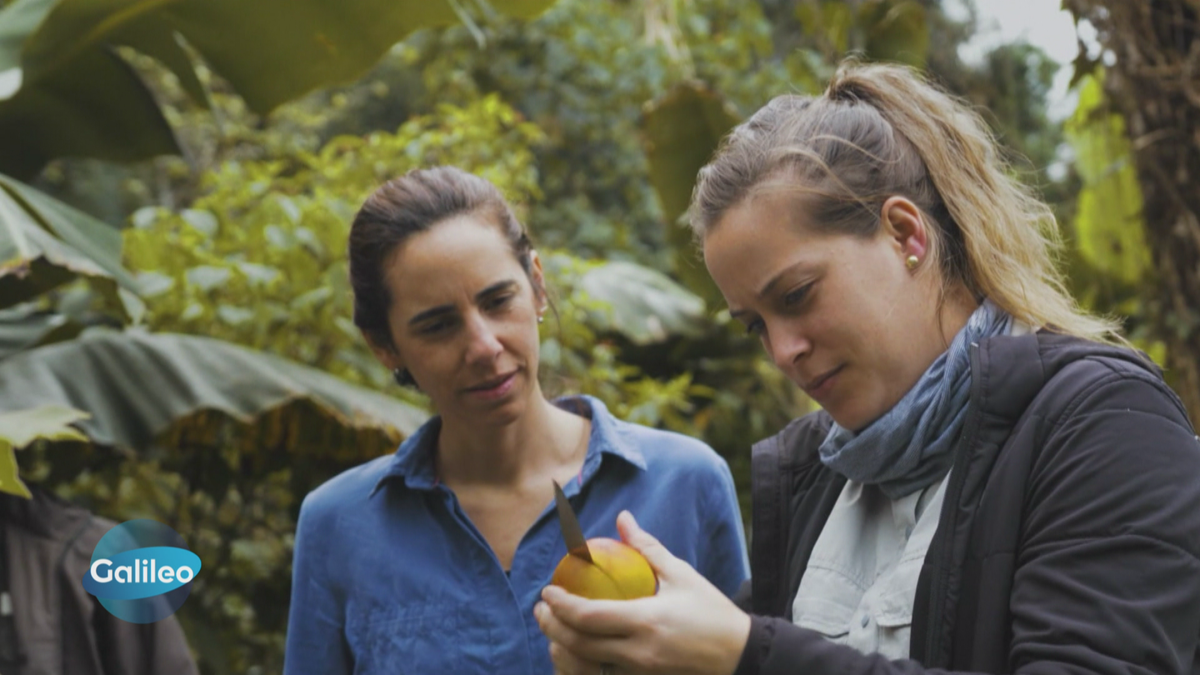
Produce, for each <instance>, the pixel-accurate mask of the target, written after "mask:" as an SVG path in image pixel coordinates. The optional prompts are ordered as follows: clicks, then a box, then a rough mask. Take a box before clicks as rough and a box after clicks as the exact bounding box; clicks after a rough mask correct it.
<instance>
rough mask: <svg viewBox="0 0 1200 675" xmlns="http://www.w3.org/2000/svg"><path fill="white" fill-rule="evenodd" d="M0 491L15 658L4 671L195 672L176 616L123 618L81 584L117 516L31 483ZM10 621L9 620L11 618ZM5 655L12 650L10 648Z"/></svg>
mask: <svg viewBox="0 0 1200 675" xmlns="http://www.w3.org/2000/svg"><path fill="white" fill-rule="evenodd" d="M30 488H31V491H32V492H33V499H32V500H26V499H22V498H20V497H14V496H12V495H8V494H0V528H2V529H3V535H4V538H5V543H6V545H7V546H6V548H7V549H8V555H7V557H6V559H5V560H4V561H2V562H4V563H6V564H4V565H0V568H3V569H5V570H6V571H7V574H8V579H7V581H8V588H9V592H10V593H11V594H12V609H13V612H14V613H13V615H12V619H14V620H15V621H12V622H11V624H15V629H16V645H17V653H18V654H17V656H16V658H15V659H14V660H15V661H17V663H18V665H17V666H16V668H15V669H13V668H11V667H10V668H4V669H3V675H159V674H163V675H193V674H195V673H196V672H197V670H196V666H195V664H194V663H193V661H192V655H191V652H190V651H189V650H188V646H187V641H186V640H185V639H184V636H183V631H182V630H181V629H180V627H179V623H178V621H177V620H176V619H175V617H174V616H171V617H168V618H166V619H164V620H162V621H158V622H156V623H149V624H136V623H129V622H126V621H123V620H121V619H118V618H117V617H115V616H113V615H112V614H110V613H109V612H108V610H106V609H104V607H102V606H101V605H100V603H99V602H98V601H97V600H96V598H95V597H93V596H92V595H90V594H89V593H88V592H87V591H85V590H84V589H83V575H84V574H85V573H86V572H87V570H88V567H89V566H90V565H91V558H92V551H94V550H95V548H96V544H97V543H98V542H99V541H100V538H101V537H103V536H104V534H105V533H106V532H108V531H109V530H110V529H112V528H113V526H114V525H115V523H113V522H112V521H109V520H104V519H102V518H98V517H95V516H93V515H92V514H91V513H90V512H89V511H87V510H85V509H82V508H80V507H78V506H74V505H72V504H70V503H68V502H66V501H63V500H61V499H59V498H57V497H55V496H53V495H51V494H49V493H47V492H44V491H42V490H40V489H38V488H37V487H36V486H30ZM11 624H10V625H11ZM8 656H11V655H8Z"/></svg>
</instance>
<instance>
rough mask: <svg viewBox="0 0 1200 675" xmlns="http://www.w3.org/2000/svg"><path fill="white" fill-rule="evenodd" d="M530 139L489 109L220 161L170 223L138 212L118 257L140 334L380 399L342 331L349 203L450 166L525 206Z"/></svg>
mask: <svg viewBox="0 0 1200 675" xmlns="http://www.w3.org/2000/svg"><path fill="white" fill-rule="evenodd" d="M541 137H542V134H541V132H540V131H538V129H537V128H536V127H534V126H533V125H531V124H529V123H528V122H524V121H522V120H520V119H519V116H518V115H517V114H516V113H515V112H514V111H513V110H512V109H511V108H509V107H508V106H506V105H505V104H504V103H502V102H501V101H500V100H499V98H497V97H495V96H490V97H485V98H483V99H480V100H478V101H476V102H475V103H473V104H471V105H469V106H467V107H465V108H458V107H454V106H449V105H446V106H442V107H440V108H439V110H438V112H437V113H436V114H433V115H429V116H424V117H419V118H415V119H413V120H411V121H409V122H407V123H406V124H404V125H403V126H402V127H401V128H400V129H399V130H398V131H396V132H395V133H386V132H376V133H372V134H370V135H367V136H365V137H352V136H342V137H338V138H334V139H332V140H330V141H329V142H328V143H326V144H325V145H324V147H322V148H321V149H320V150H319V151H317V152H313V153H307V152H298V153H295V154H291V155H286V156H277V157H271V158H267V159H262V160H253V161H229V162H226V163H225V164H223V165H221V166H220V167H219V168H218V169H217V170H215V171H214V172H213V173H210V174H209V175H208V176H206V177H205V179H204V181H203V184H202V189H203V190H204V194H203V195H202V196H201V197H199V198H198V199H197V200H196V201H195V202H194V203H193V204H192V205H191V207H190V208H187V209H183V210H180V211H178V212H175V213H172V212H169V211H167V210H165V209H161V208H159V209H154V208H149V209H143V210H141V211H139V212H138V213H137V214H135V216H134V218H133V221H134V227H132V228H131V229H129V230H127V231H126V237H125V256H126V261H127V262H128V264H129V265H130V267H132V268H134V269H137V270H139V272H140V274H141V280H142V283H143V286H144V287H145V296H146V301H147V307H148V313H147V318H146V320H147V323H148V324H149V325H150V326H152V327H153V328H155V329H156V330H166V331H173V332H182V333H198V334H205V335H209V336H212V337H217V338H220V339H224V340H229V341H231V342H236V343H238V344H243V345H247V346H250V347H254V348H257V349H263V350H266V351H269V352H272V353H275V354H280V355H283V356H287V357H289V358H292V359H294V360H296V361H299V362H301V363H305V364H308V365H311V366H314V367H317V368H321V369H324V370H327V371H329V372H331V373H334V374H336V375H338V376H341V377H343V378H345V379H347V380H350V381H352V382H358V383H364V384H369V385H370V386H374V387H382V386H384V385H385V384H386V383H387V382H389V381H390V376H389V375H388V374H387V373H386V372H384V371H383V370H382V368H381V367H379V366H378V365H377V364H375V362H374V358H373V357H372V356H371V355H370V353H369V351H368V350H367V348H366V346H365V344H364V343H363V340H362V338H361V336H360V335H359V332H358V330H357V328H355V327H354V325H353V323H352V322H351V321H350V317H351V315H352V311H351V305H350V302H351V296H350V290H349V281H348V275H347V263H346V239H347V236H348V234H349V224H350V221H351V219H352V218H353V216H354V213H355V211H356V210H357V209H358V206H359V205H360V204H361V203H362V201H363V200H364V199H365V198H366V197H367V195H368V194H370V192H371V191H373V190H374V189H375V188H376V187H378V186H379V185H380V184H381V183H383V182H384V181H385V180H387V179H389V178H393V177H395V176H398V175H401V174H403V173H405V172H406V171H408V170H409V169H412V168H415V167H419V166H428V165H431V164H454V165H457V166H459V167H461V168H463V169H465V170H468V171H473V172H477V173H479V174H480V175H482V176H484V177H486V178H488V179H490V180H492V181H493V182H494V183H496V184H497V185H498V186H499V187H500V188H501V190H502V191H503V192H504V193H505V194H506V195H507V196H508V197H509V198H510V199H512V200H513V201H515V202H517V203H522V202H528V201H530V200H531V199H533V198H534V197H536V196H537V193H538V187H537V173H536V171H535V169H534V168H533V163H532V159H533V158H532V154H531V150H530V148H531V147H532V146H534V145H536V144H537V143H538V142H539V141H540V139H541Z"/></svg>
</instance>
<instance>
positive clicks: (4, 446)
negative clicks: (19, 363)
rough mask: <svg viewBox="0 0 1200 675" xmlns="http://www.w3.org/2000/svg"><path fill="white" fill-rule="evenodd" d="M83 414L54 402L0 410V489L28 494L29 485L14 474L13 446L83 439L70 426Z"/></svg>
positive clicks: (15, 466)
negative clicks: (35, 442) (39, 405)
mask: <svg viewBox="0 0 1200 675" xmlns="http://www.w3.org/2000/svg"><path fill="white" fill-rule="evenodd" d="M86 418H87V413H84V412H81V411H79V410H73V409H71V408H64V407H62V406H57V405H48V406H42V407H40V408H33V409H30V410H17V411H15V412H5V413H0V492H7V493H9V494H14V495H17V496H20V497H25V498H26V499H28V498H29V496H30V494H29V489H28V488H26V487H25V484H24V483H22V482H21V478H20V477H19V476H18V475H17V457H16V455H15V453H14V450H17V449H18V448H22V447H25V446H26V445H29V444H30V443H32V442H34V441H36V440H39V439H46V440H52V441H86V440H87V437H86V436H84V435H83V434H81V433H79V431H78V430H76V429H74V428H72V427H71V425H72V424H74V423H76V422H79V421H80V420H82V419H86Z"/></svg>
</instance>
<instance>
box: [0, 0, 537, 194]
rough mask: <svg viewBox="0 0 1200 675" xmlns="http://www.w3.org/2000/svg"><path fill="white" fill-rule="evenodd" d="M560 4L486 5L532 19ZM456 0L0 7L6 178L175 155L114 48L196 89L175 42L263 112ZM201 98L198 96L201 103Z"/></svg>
mask: <svg viewBox="0 0 1200 675" xmlns="http://www.w3.org/2000/svg"><path fill="white" fill-rule="evenodd" d="M551 4H553V0H491V3H490V6H492V7H495V8H496V9H498V10H500V11H501V12H504V13H506V14H509V15H512V16H516V17H521V18H526V17H532V16H536V15H537V14H539V13H540V12H542V11H543V10H545V9H546V8H547V7H549V6H550V5H551ZM464 6H479V5H477V4H474V3H465V2H463V3H460V2H457V1H456V0H341V1H339V2H329V1H328V0H254V1H253V2H246V1H244V0H17V1H16V2H14V3H13V4H11V5H9V6H8V7H6V8H5V9H3V10H0V26H2V28H0V136H3V137H5V138H6V139H9V140H10V142H12V141H13V140H14V139H16V140H19V144H17V146H16V148H15V149H16V150H17V151H16V152H12V151H11V150H12V149H13V148H12V146H11V144H10V145H9V149H10V152H5V153H3V154H2V155H0V171H7V172H9V173H12V174H13V175H17V176H28V175H29V173H30V172H31V171H34V170H36V169H37V168H38V167H40V166H41V164H42V163H44V162H45V161H46V160H47V159H49V158H53V157H56V156H61V155H87V156H92V157H101V158H106V159H132V158H136V157H146V156H151V155H154V154H159V153H163V152H169V151H172V150H173V149H175V148H177V144H176V141H175V139H174V137H173V136H172V134H171V131H170V129H169V127H168V126H167V124H166V123H165V122H164V121H163V119H162V115H161V113H160V112H159V108H158V106H157V104H156V103H155V101H154V99H153V97H152V96H151V95H150V93H149V92H148V91H147V90H146V89H145V87H144V86H143V85H142V83H141V82H140V80H139V79H138V78H137V76H136V75H135V74H134V73H132V72H131V71H130V70H129V69H128V67H127V66H125V64H124V63H123V62H121V60H120V59H119V58H118V57H117V56H116V55H115V54H114V53H113V52H112V47H113V46H115V45H124V46H128V47H132V48H134V49H137V50H138V51H141V52H143V53H146V54H149V55H151V56H154V57H155V58H157V59H158V60H159V61H160V62H161V63H163V65H165V66H166V67H167V68H169V69H170V70H171V71H172V72H174V73H175V74H176V75H177V76H178V77H179V78H180V81H181V82H182V83H183V85H184V87H185V89H187V90H188V91H189V92H191V93H192V94H193V96H198V95H199V94H200V93H201V88H200V86H199V83H198V82H197V80H196V76H195V72H194V71H193V70H192V65H191V62H190V60H189V59H188V57H187V56H186V54H185V52H184V51H183V50H182V49H181V46H180V41H184V42H186V43H187V44H189V45H191V46H192V47H193V48H195V49H196V50H197V51H198V52H199V54H200V55H201V56H202V57H203V58H204V59H205V60H206V61H207V62H208V63H209V64H210V65H211V66H212V67H213V68H214V69H215V70H216V71H217V72H218V73H219V74H221V75H222V76H224V77H225V78H226V79H227V80H228V81H229V82H230V83H231V84H232V85H233V87H234V89H235V90H236V91H237V92H238V93H239V94H241V95H242V97H244V98H245V99H246V101H247V103H248V104H249V105H250V107H251V108H252V109H253V110H255V111H256V112H259V113H267V112H269V111H270V110H272V109H273V108H275V107H276V106H278V105H279V104H281V103H283V102H285V101H288V100H290V99H292V98H295V97H297V96H299V95H301V94H304V93H306V92H308V91H311V90H313V89H315V88H317V87H320V86H323V85H328V84H334V83H340V82H346V81H350V80H353V79H354V78H356V77H358V76H359V75H361V74H362V73H363V72H365V71H366V70H367V69H368V68H370V67H371V66H372V65H373V64H374V63H375V62H376V61H378V60H379V58H380V56H382V55H383V53H384V52H385V51H387V49H388V48H390V47H391V46H392V45H393V44H395V43H396V42H397V41H399V40H400V39H402V38H403V37H404V36H406V35H408V34H409V33H411V32H412V31H414V30H416V29H418V28H424V27H428V26H440V25H447V24H452V23H455V22H457V21H458V20H459V19H460V14H459V9H456V8H462V7H464ZM200 100H201V101H202V99H200Z"/></svg>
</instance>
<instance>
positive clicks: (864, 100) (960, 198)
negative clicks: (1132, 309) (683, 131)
mask: <svg viewBox="0 0 1200 675" xmlns="http://www.w3.org/2000/svg"><path fill="white" fill-rule="evenodd" d="M780 188H786V189H788V190H794V191H798V192H800V193H803V194H804V195H806V196H808V197H810V199H809V200H808V201H807V202H806V204H805V208H806V214H807V215H808V222H809V223H810V224H811V226H812V227H814V228H817V229H818V230H819V231H822V232H836V233H843V234H850V235H855V236H861V237H867V236H872V235H874V234H875V233H876V232H877V231H878V228H879V226H880V214H881V212H882V208H883V203H884V201H886V200H887V199H888V198H889V197H892V196H896V195H899V196H903V197H906V198H908V199H909V200H911V201H912V202H913V203H914V204H916V206H917V207H918V208H919V209H920V210H921V213H922V216H923V219H924V220H925V222H926V225H927V227H928V229H929V246H928V253H927V258H926V265H923V267H926V266H927V267H929V268H933V269H936V270H938V271H940V272H941V278H942V280H943V285H942V295H943V298H944V296H945V293H946V291H947V290H948V289H949V288H950V287H951V285H952V284H954V283H955V282H961V283H963V284H965V285H966V287H967V288H968V289H969V290H970V291H971V292H972V293H973V294H974V295H975V297H976V298H983V297H987V298H990V299H991V300H992V301H993V302H994V303H996V304H997V305H999V306H1000V307H1001V308H1003V309H1004V310H1005V311H1007V312H1008V313H1009V314H1011V315H1012V316H1014V317H1016V318H1018V319H1020V320H1022V321H1025V322H1026V323H1029V324H1030V325H1032V326H1041V327H1047V328H1051V329H1053V330H1056V331H1058V332H1061V333H1066V334H1070V335H1076V336H1079V337H1083V338H1088V339H1092V340H1097V341H1102V342H1115V343H1124V340H1123V338H1121V337H1120V336H1119V334H1118V333H1117V330H1118V326H1117V324H1116V322H1114V321H1110V320H1107V319H1104V318H1100V317H1096V316H1092V315H1090V314H1088V313H1087V312H1086V311H1084V310H1083V309H1081V308H1080V307H1079V305H1078V304H1077V303H1076V301H1075V300H1074V298H1072V297H1071V295H1070V293H1069V292H1068V291H1067V289H1066V285H1065V283H1064V278H1063V276H1062V274H1061V273H1060V272H1059V271H1058V269H1057V268H1056V267H1055V254H1056V253H1057V251H1058V249H1059V248H1060V246H1061V236H1060V233H1059V230H1058V226H1057V223H1056V222H1055V219H1054V214H1053V212H1052V211H1051V210H1050V207H1048V206H1047V205H1046V204H1045V203H1043V202H1042V201H1041V200H1040V199H1038V197H1037V196H1036V195H1035V194H1034V193H1033V192H1032V191H1031V190H1030V189H1029V188H1028V187H1026V186H1025V185H1023V184H1021V183H1020V182H1019V181H1018V180H1016V179H1015V178H1014V177H1013V176H1012V175H1011V173H1010V171H1009V167H1008V165H1007V164H1006V162H1005V161H1004V159H1003V158H1002V157H1001V155H1000V153H999V152H998V150H997V145H996V141H995V138H994V137H993V135H992V133H991V131H990V130H989V129H988V126H987V124H986V123H985V122H984V121H983V119H982V118H980V117H979V115H977V114H976V113H975V112H973V111H972V110H970V109H969V108H967V107H966V106H965V105H963V104H962V103H960V102H958V101H957V100H955V99H954V98H952V97H951V96H949V95H947V94H946V93H945V92H943V91H941V90H940V89H938V88H937V87H935V86H934V85H932V84H931V83H929V82H928V81H927V80H926V79H925V78H924V77H923V76H921V75H920V74H918V73H917V72H915V71H913V70H911V69H909V68H906V67H902V66H895V65H861V64H857V63H846V64H843V65H842V66H841V67H840V68H839V69H838V71H837V73H836V74H835V75H834V76H833V79H832V81H831V82H830V83H829V88H828V89H826V91H825V92H824V94H822V95H821V96H819V97H806V96H794V95H784V96H778V97H776V98H774V99H772V100H771V101H770V102H769V103H767V105H765V106H764V107H763V108H762V109H760V110H759V111H758V112H756V113H755V114H754V115H753V116H752V117H751V118H750V119H748V120H746V121H745V122H743V123H742V124H740V125H739V126H738V127H737V128H735V129H734V130H733V131H732V132H730V134H729V135H728V136H727V137H726V138H725V140H724V141H723V142H722V144H721V147H720V148H719V149H718V151H717V153H716V156H715V157H714V158H713V160H712V161H711V162H710V163H709V164H708V165H707V166H705V167H704V168H703V169H701V170H700V174H699V176H698V179H697V183H696V188H695V191H694V192H693V194H692V204H691V209H690V212H689V217H690V222H691V226H692V230H693V232H694V233H695V234H696V236H697V237H698V238H699V239H701V240H702V239H703V238H704V236H705V234H706V233H707V232H709V231H710V230H711V229H712V228H713V227H715V226H716V225H717V224H718V223H719V222H720V220H721V218H722V217H723V216H724V215H725V214H726V213H727V212H728V211H729V210H730V209H732V208H733V207H735V206H737V205H738V204H740V203H741V202H742V201H744V200H745V199H746V198H748V197H751V196H753V195H754V194H756V193H758V192H762V191H765V190H773V189H780Z"/></svg>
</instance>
